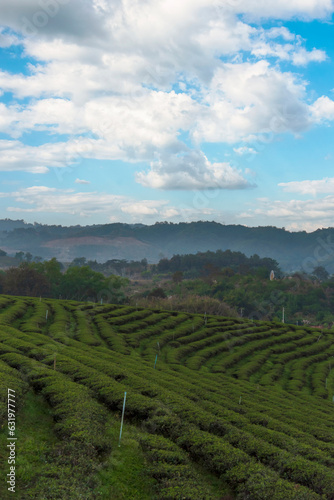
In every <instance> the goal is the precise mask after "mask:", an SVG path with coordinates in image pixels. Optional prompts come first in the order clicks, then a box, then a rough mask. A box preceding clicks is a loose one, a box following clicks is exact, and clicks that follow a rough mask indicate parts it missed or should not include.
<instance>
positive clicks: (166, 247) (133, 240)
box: [0, 219, 334, 273]
mask: <svg viewBox="0 0 334 500" xmlns="http://www.w3.org/2000/svg"><path fill="white" fill-rule="evenodd" d="M0 248H1V249H3V250H5V251H6V252H7V253H8V254H9V255H14V254H15V253H16V252H19V251H23V252H30V253H32V254H33V255H34V256H41V257H43V258H47V259H49V258H51V257H56V258H57V259H58V260H60V261H63V262H70V261H72V260H73V259H74V258H75V257H86V258H87V259H88V260H97V261H98V262H105V261H107V260H110V259H126V260H141V259H143V258H146V259H147V260H148V261H149V262H151V263H154V262H157V261H158V260H159V259H161V258H163V257H172V256H173V255H174V254H185V253H197V252H204V251H207V250H213V251H215V250H218V249H221V250H228V249H229V250H233V251H240V252H243V253H244V254H246V255H247V256H251V255H253V254H258V255H259V256H260V257H271V258H273V259H275V260H277V262H278V263H279V265H280V267H281V268H282V270H284V271H288V272H291V271H296V270H304V271H306V272H311V271H312V270H313V268H314V267H316V266H324V267H325V268H326V269H327V270H328V271H329V272H330V273H334V228H328V229H318V230H316V231H314V232H313V233H307V232H306V231H301V232H290V231H286V230H285V229H279V228H276V227H272V226H267V227H246V226H241V225H223V224H219V223H217V222H202V221H200V222H190V223H185V222H182V223H178V224H174V223H167V222H158V223H156V224H154V225H152V226H146V225H144V224H122V223H113V224H101V225H92V226H70V227H62V226H49V225H43V224H36V223H35V224H26V223H25V222H24V221H22V220H18V221H13V220H10V219H3V220H0Z"/></svg>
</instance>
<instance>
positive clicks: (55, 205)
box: [0, 186, 178, 220]
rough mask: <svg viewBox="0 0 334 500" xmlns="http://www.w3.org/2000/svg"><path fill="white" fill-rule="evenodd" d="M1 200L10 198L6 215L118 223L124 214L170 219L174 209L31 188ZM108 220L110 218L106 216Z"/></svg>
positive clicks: (98, 195)
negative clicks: (47, 215) (44, 215)
mask: <svg viewBox="0 0 334 500" xmlns="http://www.w3.org/2000/svg"><path fill="white" fill-rule="evenodd" d="M0 197H1V198H10V199H12V200H13V201H15V206H8V208H7V211H8V212H15V213H22V214H25V213H57V214H68V215H73V216H81V217H92V216H96V215H99V214H104V215H105V214H108V213H109V214H113V216H115V215H117V217H118V220H122V219H124V214H126V215H130V216H133V219H136V218H137V217H138V214H140V215H141V216H143V217H145V216H146V217H148V219H150V217H153V218H154V219H156V218H161V217H166V216H169V217H173V216H175V215H177V214H178V211H177V209H175V208H174V207H171V206H170V205H169V202H168V201H167V200H146V201H145V200H144V201H142V200H140V201H136V200H134V199H131V198H130V197H127V196H119V195H114V194H107V193H98V192H95V191H92V192H88V193H81V192H76V191H74V190H73V189H56V188H50V187H47V186H31V187H29V188H24V189H20V190H18V191H14V192H12V193H0ZM110 217H112V215H110Z"/></svg>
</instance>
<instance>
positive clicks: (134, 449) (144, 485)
mask: <svg viewBox="0 0 334 500" xmlns="http://www.w3.org/2000/svg"><path fill="white" fill-rule="evenodd" d="M119 431H120V419H119V421H116V420H115V417H114V416H111V417H110V419H109V422H108V424H107V434H108V436H109V438H110V441H111V443H112V452H111V454H110V455H109V456H108V457H105V462H102V464H101V465H102V468H101V470H100V472H99V473H98V475H97V477H98V479H99V482H100V485H99V487H98V492H99V495H100V497H101V498H102V499H105V500H107V499H110V500H111V499H112V500H137V499H138V500H151V499H152V498H154V486H155V481H154V479H153V478H152V477H150V476H149V475H148V474H147V472H146V471H147V462H146V460H145V455H144V453H143V451H142V450H141V448H140V445H139V438H140V436H141V432H140V431H139V430H138V428H137V427H135V426H133V425H130V424H127V423H126V424H125V425H124V427H123V435H122V440H121V446H120V447H119V446H118V441H119Z"/></svg>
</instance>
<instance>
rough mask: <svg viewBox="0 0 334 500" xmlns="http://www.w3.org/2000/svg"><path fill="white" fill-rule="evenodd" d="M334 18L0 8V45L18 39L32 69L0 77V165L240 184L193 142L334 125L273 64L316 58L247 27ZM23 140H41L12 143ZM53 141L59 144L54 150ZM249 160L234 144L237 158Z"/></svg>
mask: <svg viewBox="0 0 334 500" xmlns="http://www.w3.org/2000/svg"><path fill="white" fill-rule="evenodd" d="M175 12H177V15H175ZM332 12H333V2H332V0H308V1H307V2H305V1H302V0H279V1H277V2H267V1H264V0H233V1H227V2H222V1H220V0H192V1H191V0H183V1H182V2H176V1H175V0H145V1H144V2H143V1H139V0H126V1H125V0H114V1H110V2H108V1H106V0H31V1H29V2H27V1H26V0H12V1H11V2H10V3H8V2H2V3H1V4H0V19H1V23H2V25H3V26H4V27H6V29H5V30H4V29H2V31H0V46H4V47H8V46H10V45H15V44H18V43H20V44H21V45H22V47H23V51H24V52H23V54H24V55H25V56H27V57H29V59H30V61H31V62H30V64H29V66H28V67H27V68H26V71H25V73H20V74H18V73H14V72H8V71H0V89H1V92H3V93H4V92H8V93H12V94H13V96H14V97H13V102H12V103H11V104H10V105H5V104H3V103H2V104H0V131H1V132H3V133H7V134H8V135H9V136H11V137H12V138H13V139H15V140H14V141H12V143H10V142H9V141H7V142H6V144H5V143H4V142H2V146H1V145H0V148H1V147H3V153H4V154H3V155H2V158H1V159H0V170H25V171H27V172H32V173H34V172H40V173H41V172H47V171H48V169H49V168H55V167H63V166H68V165H71V164H72V163H73V162H74V161H76V160H77V159H80V158H96V159H109V160H114V159H118V160H126V161H131V162H138V161H147V162H150V170H148V171H142V172H138V173H137V174H136V179H137V181H138V182H140V183H141V184H143V185H145V186H149V187H152V188H157V189H206V188H209V189H211V188H215V187H219V188H221V189H243V188H245V187H249V183H248V181H247V180H246V179H245V178H244V177H243V174H242V173H241V172H239V171H238V170H236V169H235V168H234V167H232V166H231V165H229V164H228V163H214V162H210V161H209V160H208V159H207V158H206V157H205V155H204V154H203V153H201V152H200V151H199V150H200V147H201V144H202V143H203V142H223V143H230V144H235V143H238V142H240V141H244V142H246V143H247V141H249V139H250V138H251V137H256V135H261V137H263V136H264V135H270V134H271V135H274V134H279V133H285V132H290V133H292V134H299V133H301V132H302V131H304V130H307V129H308V128H309V127H310V126H312V125H313V124H315V123H321V122H323V121H326V120H332V119H334V110H333V109H332V108H333V101H331V100H330V99H329V98H328V97H326V96H323V97H321V98H319V99H317V100H316V101H315V102H314V103H313V104H312V102H311V101H310V100H309V99H308V94H307V84H306V82H304V81H303V80H302V79H300V77H298V76H296V75H295V74H294V73H293V72H292V71H290V72H287V71H282V70H281V69H280V67H279V64H276V62H277V63H279V62H280V61H287V62H289V63H290V64H291V65H295V66H301V65H306V64H308V63H312V62H321V61H323V60H324V59H325V58H326V54H325V53H324V52H323V51H321V50H319V49H317V48H313V49H312V50H307V49H306V46H305V43H304V41H303V40H302V39H301V37H299V36H298V35H295V34H293V33H291V32H290V31H289V30H288V29H287V28H285V27H283V26H276V27H275V26H274V27H271V28H268V29H266V28H265V27H261V26H259V25H258V24H256V23H253V22H250V20H254V19H259V18H262V17H265V18H270V19H275V18H277V19H278V18H279V19H295V18H301V19H307V20H311V19H324V20H326V19H327V18H328V16H329V15H330V14H331V13H332ZM1 44H2V45H1ZM272 59H274V61H272ZM269 60H270V61H271V62H269ZM244 61H247V62H244ZM310 102H311V104H310ZM34 131H43V132H46V133H47V134H48V136H53V138H52V142H51V140H50V142H49V143H47V142H46V143H45V144H44V145H41V146H39V147H32V146H25V145H23V144H21V143H19V142H18V141H17V140H16V139H18V138H19V137H21V136H22V135H23V134H28V133H29V132H34ZM183 133H185V135H187V137H188V138H189V139H190V141H189V142H192V143H191V144H190V146H189V145H187V146H186V145H185V143H184V142H183V141H182V139H181V137H182V134H183ZM57 134H61V135H64V134H66V135H69V136H70V138H69V139H68V140H67V142H66V141H65V140H64V138H63V137H62V138H61V142H58V143H57V142H55V141H54V136H57ZM187 144H188V143H187ZM189 147H190V148H193V151H190V150H189ZM254 151H255V150H254V148H252V146H251V144H250V146H244V147H239V148H235V152H236V153H237V154H238V155H240V156H242V155H243V154H254Z"/></svg>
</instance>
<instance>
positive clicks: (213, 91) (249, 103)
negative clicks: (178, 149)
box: [193, 61, 312, 143]
mask: <svg viewBox="0 0 334 500" xmlns="http://www.w3.org/2000/svg"><path fill="white" fill-rule="evenodd" d="M305 93H306V84H305V83H304V82H302V81H298V80H297V78H296V77H295V76H294V75H293V74H291V73H284V74H283V73H281V72H280V71H278V70H277V69H274V68H272V67H271V66H270V65H269V63H268V62H267V61H259V62H257V63H255V64H252V63H241V64H231V63H228V64H224V65H222V66H221V67H218V68H217V70H216V72H215V76H214V78H213V79H212V82H211V85H210V88H209V90H208V92H207V94H206V103H207V109H206V111H203V113H202V114H201V116H199V117H198V120H197V123H196V124H195V127H194V130H193V137H194V139H195V140H197V141H198V142H201V141H208V142H231V143H233V142H236V141H239V140H247V138H248V137H249V136H250V135H254V134H261V133H266V134H276V133H282V132H292V133H299V132H301V131H303V130H306V129H307V128H308V127H309V126H310V125H311V123H312V121H311V119H310V116H309V108H308V105H307V104H306V103H305V102H304V98H305Z"/></svg>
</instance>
